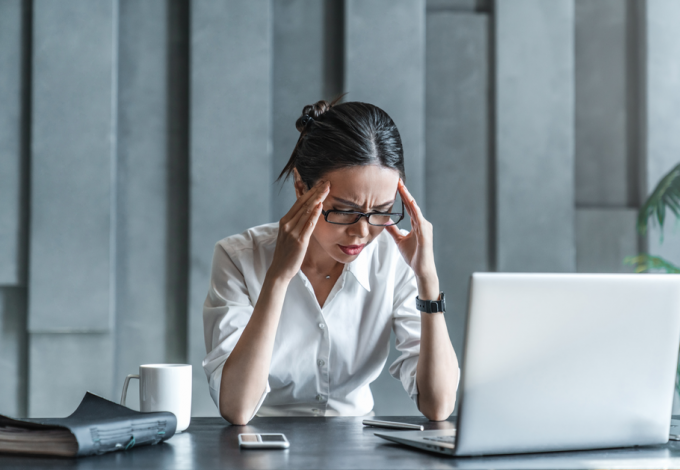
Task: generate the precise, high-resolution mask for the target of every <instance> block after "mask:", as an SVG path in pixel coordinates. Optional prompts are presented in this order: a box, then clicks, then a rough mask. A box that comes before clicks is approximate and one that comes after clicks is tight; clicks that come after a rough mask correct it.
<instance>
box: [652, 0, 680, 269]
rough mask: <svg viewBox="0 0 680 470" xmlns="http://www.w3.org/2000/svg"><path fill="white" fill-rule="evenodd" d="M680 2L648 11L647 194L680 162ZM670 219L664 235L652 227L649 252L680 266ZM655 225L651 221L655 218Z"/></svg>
mask: <svg viewBox="0 0 680 470" xmlns="http://www.w3.org/2000/svg"><path fill="white" fill-rule="evenodd" d="M679 21H680V2H677V1H674V0H648V1H647V11H646V24H645V30H646V35H647V37H646V42H647V57H646V59H647V60H646V63H645V64H644V73H645V89H644V95H645V98H646V102H647V111H646V115H645V122H644V123H643V126H644V131H645V133H646V143H645V148H644V151H645V154H646V158H647V161H646V168H645V170H646V171H645V181H644V182H643V183H644V184H643V188H644V190H645V193H644V194H643V196H644V198H646V197H647V195H648V194H649V193H651V192H652V191H653V190H654V188H655V187H656V185H657V183H658V182H659V180H660V179H661V178H662V177H663V175H665V174H666V173H667V172H668V171H670V169H671V168H673V167H674V166H675V165H677V164H678V163H679V162H680V133H678V129H680V62H678V61H677V60H674V59H670V58H675V57H680V29H678V27H677V25H678V22H679ZM667 217H668V222H667V224H666V228H665V230H664V239H663V243H661V233H660V231H659V230H658V229H657V228H652V230H651V231H650V233H649V237H648V245H649V252H650V253H652V254H654V255H660V256H663V257H664V258H666V259H667V260H669V261H671V262H673V263H674V264H675V265H676V266H680V225H679V224H676V223H675V222H674V220H673V215H672V214H671V212H670V211H669V212H668V213H667ZM650 223H651V222H650Z"/></svg>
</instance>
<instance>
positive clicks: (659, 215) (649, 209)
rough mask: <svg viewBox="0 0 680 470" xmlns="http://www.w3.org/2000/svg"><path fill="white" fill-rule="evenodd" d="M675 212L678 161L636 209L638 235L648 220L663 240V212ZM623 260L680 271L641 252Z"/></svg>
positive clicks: (679, 190) (679, 378)
mask: <svg viewBox="0 0 680 470" xmlns="http://www.w3.org/2000/svg"><path fill="white" fill-rule="evenodd" d="M667 210H670V211H671V212H672V213H673V214H675V218H676V220H680V164H678V165H676V166H675V167H674V168H673V169H672V170H671V171H669V172H668V173H667V174H666V176H664V177H663V178H661V181H659V184H657V185H656V188H654V191H653V192H652V194H651V195H650V196H649V197H648V198H647V200H646V201H645V203H644V204H643V206H642V207H641V208H640V211H639V212H638V219H637V231H638V233H640V235H644V234H646V233H647V224H648V222H649V219H652V221H655V222H658V223H659V228H660V229H661V230H660V231H661V235H660V237H661V240H660V242H661V243H663V224H664V222H665V221H666V211H667ZM623 262H624V263H625V264H630V265H634V266H635V272H636V273H648V272H651V271H660V272H666V273H673V274H680V268H679V267H677V266H675V265H674V264H673V263H670V262H669V261H666V260H665V259H663V258H661V257H659V256H652V255H649V254H646V253H640V254H639V255H637V256H627V257H626V258H625V259H624V260H623ZM675 390H677V392H678V393H680V362H679V363H678V365H677V369H676V373H675Z"/></svg>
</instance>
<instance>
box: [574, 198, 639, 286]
mask: <svg viewBox="0 0 680 470" xmlns="http://www.w3.org/2000/svg"><path fill="white" fill-rule="evenodd" d="M636 220H637V211H636V210H635V209H608V208H607V209H577V210H576V270H577V271H578V272H582V273H629V272H633V267H632V266H630V265H624V264H623V259H624V258H625V257H626V256H633V255H635V254H637V250H638V241H637V233H636V232H635V222H636Z"/></svg>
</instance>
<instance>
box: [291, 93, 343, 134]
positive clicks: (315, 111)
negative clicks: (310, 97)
mask: <svg viewBox="0 0 680 470" xmlns="http://www.w3.org/2000/svg"><path fill="white" fill-rule="evenodd" d="M333 104H334V103H329V102H328V101H325V100H321V101H317V102H316V103H314V104H308V105H307V106H305V107H304V108H302V116H300V117H299V118H298V120H297V121H295V128H296V129H297V130H298V131H300V132H304V131H305V130H306V129H307V126H309V125H310V123H312V122H313V121H316V120H317V119H319V118H320V117H321V116H323V115H324V114H325V113H327V112H328V111H329V110H330V109H331V108H332V107H333Z"/></svg>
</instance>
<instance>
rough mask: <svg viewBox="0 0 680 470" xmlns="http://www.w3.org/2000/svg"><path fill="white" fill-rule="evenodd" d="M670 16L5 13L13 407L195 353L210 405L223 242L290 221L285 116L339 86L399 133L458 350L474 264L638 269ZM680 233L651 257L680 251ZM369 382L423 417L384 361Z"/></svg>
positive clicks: (671, 156) (302, 4) (6, 402)
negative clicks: (206, 365) (212, 309)
mask: <svg viewBox="0 0 680 470" xmlns="http://www.w3.org/2000/svg"><path fill="white" fill-rule="evenodd" d="M677 19H680V11H678V7H677V3H676V2H675V0H645V1H641V2H630V1H628V0H602V1H599V0H598V2H592V1H588V0H551V1H550V2H548V1H544V0H502V1H496V2H493V1H488V0H427V1H425V0H418V1H412V0H371V1H368V0H324V1H316V0H276V1H271V0H256V1H252V0H229V1H227V0H196V1H193V2H189V0H145V1H144V2H139V1H136V0H64V1H60V2H53V1H50V0H33V1H31V0H5V1H3V2H0V100H1V101H2V103H3V106H2V107H0V374H2V377H3V380H2V381H0V413H8V414H14V415H27V414H30V415H33V416H37V415H42V416H55V415H62V416H63V415H66V414H68V413H70V412H71V411H72V410H73V408H74V407H75V405H76V404H77V402H78V401H79V400H80V398H81V396H82V394H83V393H84V392H85V390H91V391H93V392H96V393H99V394H101V395H103V396H105V397H107V398H111V399H114V400H117V398H118V396H119V394H120V390H121V386H122V380H123V378H124V376H125V375H126V374H128V373H134V372H135V370H136V368H137V366H138V365H139V364H142V363H148V362H188V363H190V364H192V365H193V367H194V403H193V406H194V407H193V413H194V415H196V416H199V415H203V416H205V415H215V414H216V409H215V407H214V405H213V403H212V400H211V399H210V397H209V395H208V391H207V384H206V380H205V376H204V373H203V370H202V368H201V361H202V359H203V356H204V355H205V346H204V344H203V329H202V318H201V309H202V303H203V300H204V298H205V294H206V292H207V284H208V275H209V267H210V261H211V256H212V250H213V246H214V244H215V242H217V241H218V240H219V239H221V238H223V237H225V236H228V235H230V234H233V233H236V232H240V231H242V230H244V229H246V228H248V227H250V226H253V225H256V224H260V223H265V222H270V221H275V220H277V219H278V218H280V217H281V216H282V215H283V214H285V212H287V210H288V208H289V207H290V205H291V204H292V201H293V193H292V191H291V184H290V182H286V183H284V184H283V185H282V184H279V183H276V184H275V183H274V180H275V178H276V177H277V176H278V174H279V172H280V171H281V169H282V168H283V166H284V165H285V163H286V161H287V160H288V157H289V156H290V153H291V151H292V148H293V146H294V144H295V141H296V140H297V138H298V135H299V134H298V132H297V130H295V126H294V123H295V120H296V119H297V117H298V116H299V113H300V111H301V109H302V107H303V106H304V105H306V104H310V103H313V102H315V101H317V100H319V99H330V98H333V97H335V96H337V95H338V94H340V93H342V92H347V93H348V95H347V97H346V99H348V100H365V101H369V102H372V103H375V104H377V105H378V106H381V107H383V108H384V109H385V110H386V111H387V112H388V113H390V114H391V116H392V117H393V118H394V120H395V122H396V123H397V125H398V126H399V129H400V132H401V135H402V138H403V141H404V148H405V157H406V162H407V167H406V172H407V181H408V185H409V188H410V189H412V192H413V194H414V195H415V196H416V198H417V199H418V201H419V203H420V206H421V207H423V209H424V212H425V215H426V217H428V218H429V219H430V220H431V221H432V222H433V223H434V226H435V253H436V256H437V263H438V268H439V276H440V280H441V284H442V289H443V290H444V291H445V292H446V293H447V301H448V302H447V303H448V305H449V306H450V309H449V312H447V323H448V327H449V334H450V336H451V338H452V341H453V343H454V347H455V348H456V350H457V352H458V353H459V355H460V354H461V353H462V342H463V330H464V326H465V322H466V307H467V287H468V279H469V275H470V274H471V273H472V272H474V271H485V270H505V271H530V270H533V271H574V270H578V271H598V272H611V271H625V270H630V267H624V266H622V265H621V263H620V261H621V260H622V258H623V257H624V256H626V255H631V254H634V253H635V252H636V251H637V249H638V245H639V241H638V238H637V236H636V234H635V231H634V227H633V222H634V219H635V212H636V208H637V206H638V205H639V203H640V201H641V200H642V198H644V197H645V196H646V192H647V191H649V190H650V189H651V188H652V187H653V185H654V184H655V183H656V180H658V178H659V177H660V175H661V174H663V173H664V172H665V171H667V170H668V168H670V167H671V166H672V165H673V164H674V163H675V162H677V161H678V158H677V155H678V154H680V152H678V150H679V149H680V144H679V143H678V142H676V141H677V138H676V135H677V132H671V131H669V129H671V130H672V129H674V128H675V127H677V126H676V124H675V122H676V121H677V119H676V117H677V116H676V115H677V109H680V106H678V105H679V104H680V95H678V91H677V90H679V89H680V87H679V86H678V82H679V81H680V79H679V78H678V77H680V71H679V70H677V68H678V67H677V63H676V62H677V61H674V60H669V58H673V57H677V56H678V55H679V54H678V53H679V52H680V50H678V49H679V47H680V46H679V44H680V38H678V37H677V34H676V32H675V30H676V29H677V28H675V25H676V24H677V21H676V20H677ZM674 126H675V127H674ZM671 225H672V224H671ZM407 226H408V224H407ZM671 232H672V226H670V227H668V228H667V230H666V239H665V241H664V244H663V245H661V246H659V245H658V232H653V233H652V234H651V235H650V237H649V239H648V240H647V241H645V244H648V245H649V249H650V250H652V251H653V252H655V253H657V252H658V253H659V254H663V255H664V256H667V257H668V258H669V259H672V260H675V261H676V262H678V263H680V253H678V252H677V246H680V243H678V242H676V241H671V240H674V239H673V238H672V237H673V236H675V235H673V234H672V233H671ZM394 357H395V351H392V354H391V356H390V359H389V360H390V361H391V360H393V359H394ZM134 388H135V387H133V389H134ZM372 389H373V391H374V393H375V395H376V408H375V411H376V412H377V413H379V414H388V415H389V414H391V415H399V414H416V413H417V410H416V409H415V406H414V405H413V404H412V403H411V402H410V401H409V399H408V397H406V395H405V393H404V392H403V390H402V389H401V385H400V383H399V382H398V381H396V380H394V379H392V378H391V377H390V376H389V374H388V373H387V371H384V373H383V374H382V375H381V376H380V378H379V379H378V380H377V381H376V382H375V383H374V384H372ZM129 403H130V404H131V405H132V406H133V407H134V406H135V405H136V403H137V395H136V392H135V391H131V393H130V398H129Z"/></svg>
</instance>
